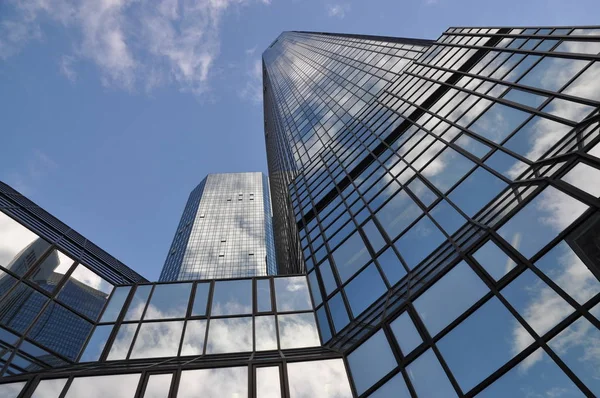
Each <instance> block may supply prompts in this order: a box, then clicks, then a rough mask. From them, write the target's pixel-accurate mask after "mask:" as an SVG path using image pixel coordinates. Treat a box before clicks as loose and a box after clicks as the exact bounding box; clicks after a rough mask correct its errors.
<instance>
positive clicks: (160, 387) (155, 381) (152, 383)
mask: <svg viewBox="0 0 600 398" xmlns="http://www.w3.org/2000/svg"><path fill="white" fill-rule="evenodd" d="M172 378H173V375H172V374H170V373H169V374H163V375H150V377H149V378H148V384H146V391H145V392H144V398H167V397H168V396H169V389H170V388H171V379H172Z"/></svg>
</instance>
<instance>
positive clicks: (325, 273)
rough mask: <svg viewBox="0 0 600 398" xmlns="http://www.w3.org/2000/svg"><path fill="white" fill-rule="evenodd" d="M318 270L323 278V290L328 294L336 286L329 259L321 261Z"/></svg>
mask: <svg viewBox="0 0 600 398" xmlns="http://www.w3.org/2000/svg"><path fill="white" fill-rule="evenodd" d="M319 270H320V271H321V277H322V278H323V285H324V287H325V292H326V293H327V294H328V295H329V294H331V292H333V291H334V290H335V289H336V288H337V283H336V282H335V278H334V276H333V271H332V270H331V265H330V264H329V261H327V260H325V261H324V262H322V263H321V265H320V266H319Z"/></svg>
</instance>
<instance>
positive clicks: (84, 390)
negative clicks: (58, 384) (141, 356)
mask: <svg viewBox="0 0 600 398" xmlns="http://www.w3.org/2000/svg"><path fill="white" fill-rule="evenodd" d="M139 380H140V375H139V374H135V373H134V374H120V375H110V376H90V377H76V378H75V379H74V380H73V382H72V383H71V385H70V386H69V389H68V390H67V395H65V398H80V397H89V398H104V397H115V398H132V397H133V395H134V394H135V390H136V389H137V385H138V382H139Z"/></svg>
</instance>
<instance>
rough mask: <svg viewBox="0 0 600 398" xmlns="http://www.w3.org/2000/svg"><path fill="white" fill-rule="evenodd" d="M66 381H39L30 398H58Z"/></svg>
mask: <svg viewBox="0 0 600 398" xmlns="http://www.w3.org/2000/svg"><path fill="white" fill-rule="evenodd" d="M65 384H67V379H46V380H41V381H40V383H39V384H38V385H37V387H36V388H35V391H34V393H33V395H32V396H31V398H59V396H60V393H61V392H62V390H63V388H64V387H65Z"/></svg>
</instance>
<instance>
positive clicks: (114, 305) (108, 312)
mask: <svg viewBox="0 0 600 398" xmlns="http://www.w3.org/2000/svg"><path fill="white" fill-rule="evenodd" d="M130 291H131V287H129V286H119V287H117V288H116V289H115V290H114V291H113V294H112V296H111V297H110V301H109V302H108V304H107V306H106V309H105V310H104V312H103V313H102V317H101V318H100V322H115V321H116V320H117V317H118V316H119V314H120V313H121V310H122V309H123V304H124V303H125V300H126V299H127V296H128V295H129V292H130Z"/></svg>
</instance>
